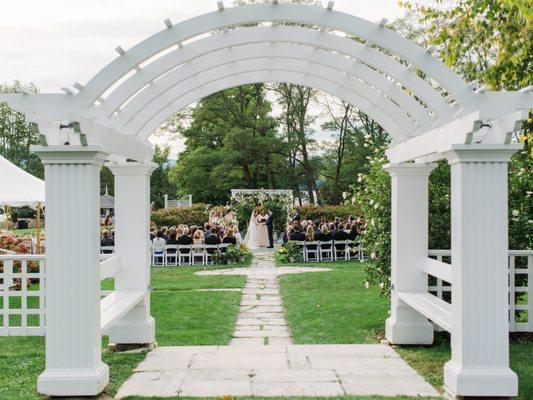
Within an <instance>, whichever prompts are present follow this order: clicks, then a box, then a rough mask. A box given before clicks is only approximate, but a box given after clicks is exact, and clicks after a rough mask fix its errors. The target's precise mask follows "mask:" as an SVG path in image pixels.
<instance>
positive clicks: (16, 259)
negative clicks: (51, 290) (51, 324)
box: [0, 254, 46, 336]
mask: <svg viewBox="0 0 533 400" xmlns="http://www.w3.org/2000/svg"><path fill="white" fill-rule="evenodd" d="M45 285H46V261H45V257H44V256H43V255H31V254H5V255H1V256H0V301H1V307H0V318H1V321H0V336H42V335H44V327H45V318H46V306H45V297H44V293H45Z"/></svg>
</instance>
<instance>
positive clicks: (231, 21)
mask: <svg viewBox="0 0 533 400" xmlns="http://www.w3.org/2000/svg"><path fill="white" fill-rule="evenodd" d="M263 21H278V22H280V21H281V22H289V23H297V24H302V25H314V26H319V27H323V28H327V29H333V30H338V31H343V32H345V33H347V34H350V35H354V36H356V37H359V38H361V39H363V40H366V41H368V42H370V43H374V44H375V45H377V46H379V47H381V48H383V49H386V50H388V51H390V52H392V53H395V54H397V55H398V56H399V57H400V58H402V59H404V60H406V61H408V62H409V63H411V64H413V65H415V66H416V67H417V68H419V69H420V70H421V71H423V72H424V73H425V74H426V75H427V76H430V77H432V78H433V79H434V80H435V81H436V82H438V83H439V84H440V85H441V86H442V87H443V88H444V89H445V90H446V91H447V92H448V93H450V94H451V95H452V96H453V97H454V98H455V99H456V100H457V101H458V102H459V103H461V104H462V103H467V102H468V99H469V98H470V96H472V95H473V93H472V90H470V88H468V86H467V85H466V84H465V82H464V81H463V80H462V79H461V78H460V77H459V76H458V75H457V74H456V73H455V72H453V71H452V70H451V69H449V68H448V67H447V66H446V65H444V64H443V63H442V62H441V61H440V60H438V59H436V58H435V57H433V56H431V55H430V54H429V53H428V52H426V51H425V50H424V49H422V48H420V47H419V46H418V45H416V44H415V43H414V42H412V41H410V40H408V39H406V38H403V37H402V36H400V35H399V34H397V33H396V32H394V31H392V30H390V29H387V28H384V27H381V26H380V25H377V24H374V23H371V22H368V21H366V20H364V19H361V18H358V17H355V16H352V15H349V14H345V13H341V12H337V11H331V10H327V9H323V8H320V7H313V6H305V5H298V4H277V5H272V4H255V5H249V6H241V7H235V8H226V9H224V10H223V11H218V12H212V13H209V14H205V15H202V16H199V17H196V18H192V19H190V20H187V21H185V22H182V23H180V24H177V25H175V26H173V27H171V28H169V29H165V30H164V31H161V32H159V33H156V34H155V35H152V36H151V37H149V38H147V39H146V40H144V41H143V42H141V43H139V44H137V45H135V46H134V47H132V48H131V49H130V50H128V51H127V52H126V53H125V55H124V56H121V57H119V58H117V59H115V60H114V61H112V62H111V63H110V64H109V65H108V66H106V67H104V68H103V69H102V70H101V71H100V72H98V73H97V74H96V75H95V76H94V77H93V78H92V79H91V80H90V81H89V83H88V84H87V92H86V93H87V94H88V96H87V97H85V93H81V95H82V96H83V97H84V100H86V101H88V102H89V103H92V100H94V99H91V97H92V96H94V94H96V95H101V94H102V93H104V92H105V91H106V90H107V89H108V88H109V87H111V86H112V85H113V84H114V83H115V82H116V81H117V80H119V79H120V78H121V77H122V76H124V75H125V74H127V73H128V71H130V70H132V69H133V68H134V67H135V66H137V65H139V64H141V63H142V62H143V61H145V60H147V59H148V58H150V57H152V56H154V55H156V54H158V53H160V52H161V51H163V50H165V49H167V48H169V47H170V46H172V45H174V44H175V43H178V42H183V41H185V40H187V39H190V38H193V37H196V36H199V35H201V34H204V33H208V32H213V31H216V30H220V29H223V28H226V27H231V26H239V25H246V24H256V23H260V22H263ZM82 92H83V91H82Z"/></svg>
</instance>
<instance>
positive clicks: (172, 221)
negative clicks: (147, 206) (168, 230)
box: [152, 203, 209, 227]
mask: <svg viewBox="0 0 533 400" xmlns="http://www.w3.org/2000/svg"><path fill="white" fill-rule="evenodd" d="M208 221H209V211H208V210H207V206H206V205H205V204H202V203H198V204H193V205H192V206H191V207H176V208H169V209H166V210H165V209H162V210H157V211H152V224H153V225H156V226H157V227H162V226H178V225H179V224H184V225H198V226H200V225H202V226H203V225H204V224H205V223H206V222H208Z"/></svg>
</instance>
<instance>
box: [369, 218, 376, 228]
mask: <svg viewBox="0 0 533 400" xmlns="http://www.w3.org/2000/svg"><path fill="white" fill-rule="evenodd" d="M374 224H375V222H374V218H372V219H371V220H370V225H372V226H374Z"/></svg>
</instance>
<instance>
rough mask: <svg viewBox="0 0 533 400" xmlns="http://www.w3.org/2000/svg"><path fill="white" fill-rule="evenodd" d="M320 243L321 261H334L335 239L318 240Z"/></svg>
mask: <svg viewBox="0 0 533 400" xmlns="http://www.w3.org/2000/svg"><path fill="white" fill-rule="evenodd" d="M318 243H319V254H320V261H333V258H334V255H333V252H334V248H333V240H330V241H328V242H318Z"/></svg>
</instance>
